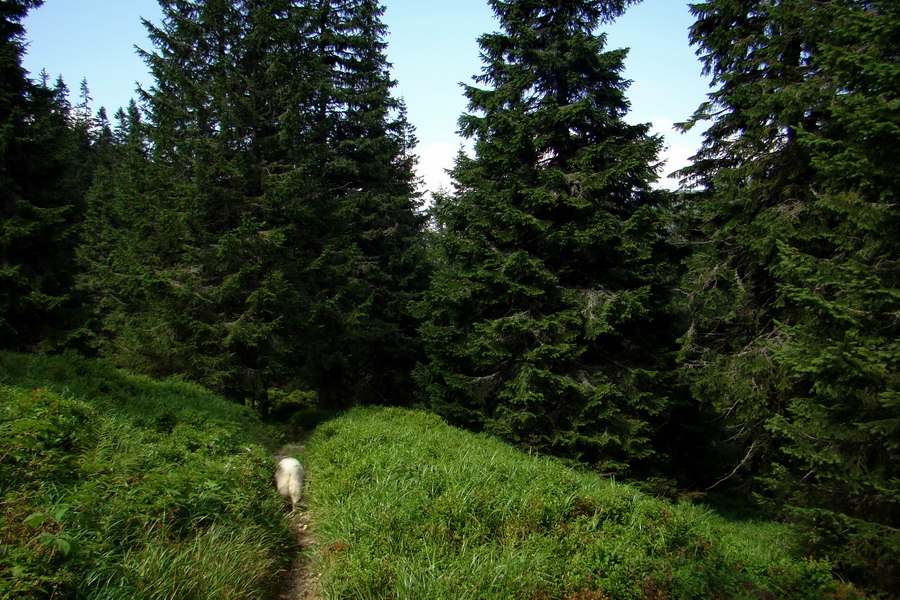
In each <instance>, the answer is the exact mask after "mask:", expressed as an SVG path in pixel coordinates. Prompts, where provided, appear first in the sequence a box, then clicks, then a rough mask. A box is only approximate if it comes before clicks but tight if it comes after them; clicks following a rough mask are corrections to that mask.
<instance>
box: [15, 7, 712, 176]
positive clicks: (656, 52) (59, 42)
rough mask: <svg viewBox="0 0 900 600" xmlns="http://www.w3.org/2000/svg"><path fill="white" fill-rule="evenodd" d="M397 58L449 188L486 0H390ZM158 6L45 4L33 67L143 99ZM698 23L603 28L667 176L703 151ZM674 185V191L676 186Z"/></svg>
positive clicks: (107, 100) (436, 168)
mask: <svg viewBox="0 0 900 600" xmlns="http://www.w3.org/2000/svg"><path fill="white" fill-rule="evenodd" d="M383 4H384V6H385V7H386V9H387V10H386V12H385V15H384V22H385V24H386V25H387V26H388V29H389V36H388V39H387V42H388V60H390V62H391V63H393V65H394V68H393V70H392V74H393V77H394V78H395V79H397V81H398V86H397V88H396V94H397V95H399V96H402V97H403V98H404V99H405V101H406V104H407V107H408V109H409V120H410V122H411V123H412V124H413V125H414V126H415V127H416V135H417V137H418V138H419V146H418V148H417V153H418V154H419V156H420V168H419V173H420V175H421V176H422V177H423V178H424V179H425V181H426V185H427V187H428V188H429V189H431V190H435V189H437V188H438V187H439V186H442V185H444V186H446V185H449V178H448V177H447V176H446V175H445V174H444V169H447V168H449V167H451V166H452V162H453V157H454V156H455V155H456V152H457V150H458V149H459V147H460V144H461V140H460V138H459V137H458V136H457V134H456V130H457V120H458V119H459V116H460V115H461V114H462V113H463V111H464V110H465V108H466V99H465V97H463V95H462V89H461V88H460V86H459V83H460V82H463V81H465V82H469V81H470V79H471V77H472V76H473V75H475V74H477V73H479V72H480V71H481V67H482V62H481V59H480V58H479V48H478V44H477V38H478V37H479V36H480V35H482V34H483V33H487V32H491V31H496V30H497V22H496V21H495V20H494V17H493V14H492V12H491V10H490V8H489V7H488V5H487V2H486V1H485V0H453V1H450V2H448V1H447V0H383ZM160 14H161V13H160V9H159V6H158V4H157V2H156V0H46V1H45V4H44V6H42V7H41V8H39V9H37V10H33V11H32V12H31V13H30V14H29V16H28V17H27V18H26V20H25V23H24V25H25V28H26V37H27V40H28V41H29V47H28V53H27V55H26V57H25V67H26V68H27V69H28V70H29V71H30V72H31V73H32V74H33V75H35V76H36V75H37V73H39V72H40V70H41V69H46V70H47V72H48V73H49V74H50V76H51V77H53V78H55V77H56V76H57V75H60V74H61V75H62V76H63V78H64V79H65V80H66V83H67V84H68V86H69V88H70V89H71V90H72V91H73V92H77V91H78V88H79V83H80V82H81V80H82V78H87V80H88V85H89V86H90V89H91V95H92V96H93V98H94V102H93V105H94V107H95V108H97V107H99V106H105V107H106V108H107V110H108V112H109V113H110V115H112V114H113V113H114V112H115V110H116V109H117V108H118V107H119V106H124V105H125V104H127V103H128V101H129V100H130V99H131V98H132V97H134V89H135V82H140V83H141V84H142V85H144V86H149V85H150V83H151V81H150V78H149V76H148V75H147V69H146V67H145V65H144V64H143V62H142V61H141V60H140V58H139V57H138V56H137V54H136V53H135V51H134V46H135V45H137V46H139V47H141V48H144V49H150V43H149V40H148V39H147V36H146V31H145V29H144V28H143V26H142V25H141V21H140V18H141V17H145V18H147V19H149V20H151V21H154V22H157V21H158V19H159V16H160ZM691 23H692V18H691V16H690V13H689V11H688V7H687V2H686V0H644V1H643V2H642V3H641V4H639V5H637V6H635V7H632V8H631V9H630V10H629V12H628V13H627V14H626V15H625V16H624V17H622V18H621V19H619V20H618V21H617V22H616V23H614V24H612V25H607V26H605V27H604V28H603V30H604V31H606V32H607V33H608V36H609V37H608V45H607V47H608V48H610V49H612V48H622V47H627V48H631V51H630V53H629V58H628V60H627V62H626V72H625V75H626V77H627V78H629V79H631V80H632V81H633V82H634V83H633V84H632V86H631V88H630V90H629V92H628V97H629V99H630V100H631V103H632V113H631V115H630V116H629V120H630V121H632V122H635V123H638V122H640V123H645V122H649V123H652V124H653V125H654V130H655V131H657V132H659V133H662V134H663V135H664V136H665V137H666V143H667V146H668V149H667V150H666V152H665V155H664V158H666V159H667V161H668V163H669V164H668V166H667V168H666V169H665V172H670V171H672V170H674V169H677V168H680V167H681V166H684V165H685V164H686V162H687V158H688V156H690V155H691V154H692V153H693V151H694V150H696V148H697V147H698V145H699V139H700V138H699V132H697V133H694V132H692V133H691V134H688V135H680V134H678V133H676V132H674V131H673V130H672V123H675V122H678V121H683V120H685V119H687V118H688V117H689V116H690V114H691V113H692V112H693V111H694V109H696V107H697V106H698V105H699V104H700V103H701V102H702V101H703V100H704V99H705V94H706V93H707V92H708V91H709V90H708V85H707V80H706V79H704V78H702V77H701V74H700V71H701V66H700V63H699V62H698V60H697V57H696V56H695V54H694V50H693V48H691V47H690V46H689V45H688V41H687V36H688V27H689V26H690V25H691ZM675 185H676V184H675V182H671V181H670V182H669V183H667V184H666V187H674V186H675Z"/></svg>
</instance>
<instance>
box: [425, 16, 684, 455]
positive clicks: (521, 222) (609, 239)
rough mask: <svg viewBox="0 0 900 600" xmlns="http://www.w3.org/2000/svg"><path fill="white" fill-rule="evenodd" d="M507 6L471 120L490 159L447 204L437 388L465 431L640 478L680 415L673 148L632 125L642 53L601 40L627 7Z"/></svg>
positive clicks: (470, 167) (478, 155)
mask: <svg viewBox="0 0 900 600" xmlns="http://www.w3.org/2000/svg"><path fill="white" fill-rule="evenodd" d="M491 4H492V6H493V7H494V10H495V12H496V13H497V15H498V17H499V18H500V23H501V26H502V28H503V32H502V33H497V34H490V35H485V36H483V37H482V38H481V39H480V44H481V47H482V49H483V54H484V57H485V61H486V65H485V67H484V73H483V74H482V75H481V76H479V77H478V78H477V81H478V82H479V83H483V84H489V85H490V86H491V87H490V88H489V89H480V88H477V87H467V88H466V95H467V97H468V98H469V107H470V111H471V112H470V113H469V114H467V115H465V116H463V117H462V119H461V120H460V123H461V125H462V131H463V133H464V134H465V135H466V136H468V137H470V138H473V139H474V140H475V157H474V158H469V157H467V156H464V155H460V157H459V158H458V159H457V164H456V168H455V169H454V171H453V176H454V178H455V180H456V191H455V193H454V194H451V195H445V196H441V197H438V198H436V204H435V210H434V215H435V219H436V221H437V226H438V233H437V235H436V236H435V245H436V247H437V255H436V256H437V258H436V260H437V264H438V271H437V273H436V274H435V276H434V277H433V279H432V284H431V289H430V290H429V292H428V293H427V296H426V299H425V301H424V302H423V303H422V304H421V305H420V307H419V309H420V311H421V316H422V317H423V318H425V320H426V322H425V324H424V326H423V327H422V329H421V332H422V335H423V338H424V340H425V342H426V344H427V349H428V357H429V362H428V363H426V364H423V365H422V366H421V367H420V368H419V370H418V377H419V381H420V383H421V385H422V386H423V388H424V389H425V391H426V393H427V394H428V396H429V399H430V401H431V403H432V406H433V407H434V409H435V410H437V411H438V412H439V413H441V414H443V415H446V416H448V417H450V418H451V420H452V421H454V422H456V423H462V424H466V425H468V426H475V427H479V428H482V427H483V428H484V429H485V430H487V431H490V432H492V433H495V434H498V435H500V436H502V437H503V438H505V439H508V440H511V441H514V442H516V443H518V444H521V445H522V446H525V447H528V448H532V449H538V450H541V451H548V452H552V453H554V454H558V455H562V456H566V457H569V458H572V459H577V460H580V461H584V462H587V463H590V464H593V465H594V466H596V467H597V468H599V469H603V470H613V471H619V472H622V471H625V470H627V469H628V468H629V467H630V466H634V464H635V463H636V462H637V461H639V460H642V459H647V458H650V457H651V456H652V455H653V449H652V445H651V444H650V441H649V436H650V435H651V429H652V426H651V422H652V421H653V419H654V416H656V415H659V414H660V413H661V412H662V411H663V410H664V408H665V406H666V399H665V397H664V394H663V393H662V392H661V390H660V387H659V379H658V378H659V371H660V369H661V368H662V367H663V365H664V358H665V352H666V348H667V342H666V339H665V337H666V336H665V333H664V331H665V326H663V325H662V323H663V322H664V320H665V319H664V317H663V316H662V315H663V314H664V313H663V306H664V304H665V295H664V293H663V292H662V284H663V281H664V275H665V269H664V268H663V266H662V264H661V256H662V254H661V253H662V251H663V248H664V245H665V240H664V232H663V227H662V224H661V212H660V211H661V208H662V207H664V206H665V205H666V203H667V200H668V197H667V194H666V193H664V192H660V191H653V190H651V188H650V186H651V183H652V182H653V181H654V180H655V179H656V176H655V161H656V156H657V152H658V151H659V149H660V143H661V141H660V140H659V139H658V138H655V137H652V136H650V135H649V134H648V128H647V126H645V125H629V124H627V123H626V122H625V121H624V120H623V117H624V115H625V114H626V112H627V109H628V103H627V100H626V99H625V95H624V90H625V88H626V87H627V82H625V81H624V80H623V79H622V78H621V76H620V71H621V69H622V61H623V59H624V57H625V51H624V50H617V51H611V52H604V51H603V44H604V36H602V35H595V34H594V30H595V29H596V27H597V26H598V24H599V23H600V22H601V21H604V20H608V19H611V18H612V17H614V16H616V15H617V14H619V12H620V9H621V7H618V8H613V7H611V6H607V4H606V3H597V2H570V3H567V4H566V5H565V6H564V7H563V6H561V5H558V4H557V3H553V2H511V3H505V2H492V3H491Z"/></svg>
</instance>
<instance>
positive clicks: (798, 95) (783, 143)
mask: <svg viewBox="0 0 900 600" xmlns="http://www.w3.org/2000/svg"><path fill="white" fill-rule="evenodd" d="M693 11H694V14H695V15H696V16H697V22H696V24H695V25H694V26H693V28H692V30H691V38H692V41H693V42H694V43H695V44H697V45H699V47H700V53H701V55H702V57H703V60H704V62H705V65H706V69H707V71H708V72H710V73H711V74H712V75H713V77H714V83H715V84H716V85H717V86H718V87H717V89H716V91H715V92H713V93H712V94H711V95H710V100H709V102H708V103H706V104H705V105H703V106H701V107H700V109H699V110H698V111H697V113H696V114H695V115H694V117H693V119H692V121H691V122H689V125H692V124H695V123H697V122H700V121H704V120H707V119H712V125H711V127H710V128H709V130H708V131H707V133H706V135H705V142H704V145H703V147H702V149H701V150H700V152H699V154H698V156H697V157H696V160H695V163H694V165H693V166H692V167H690V168H689V169H687V170H686V172H685V174H686V175H687V176H688V177H689V178H691V179H693V180H694V181H696V182H698V183H700V184H701V185H702V187H703V188H704V189H703V191H702V192H701V196H700V197H701V200H700V202H699V203H698V214H700V215H701V217H702V219H703V221H702V235H703V237H704V238H705V241H704V244H702V245H699V246H698V248H699V250H698V251H697V252H696V254H695V255H694V257H693V258H692V259H691V265H690V267H691V269H690V273H689V279H688V288H687V289H688V292H689V293H688V297H689V298H691V299H692V314H693V317H694V326H693V327H692V329H691V331H690V332H689V335H688V336H686V338H685V341H686V344H685V357H686V363H685V367H686V368H685V369H684V371H685V373H686V374H687V376H688V378H689V380H690V381H691V382H692V383H693V386H694V389H695V393H696V395H697V397H698V398H699V399H700V400H701V401H703V402H705V403H708V404H709V405H712V406H714V407H716V408H717V410H718V411H719V413H720V414H721V416H722V418H723V419H724V420H725V422H726V423H727V424H728V425H729V426H730V427H731V428H732V432H731V433H732V434H733V437H732V439H733V440H737V441H738V442H739V444H740V445H739V447H738V448H736V450H737V453H736V454H735V457H734V463H733V469H732V471H733V472H740V471H741V470H743V471H744V472H746V473H749V474H751V475H758V476H760V477H761V478H762V482H763V483H765V491H766V492H767V494H768V497H769V498H770V500H771V501H772V503H773V506H774V507H776V508H777V509H778V510H779V511H780V512H781V513H782V514H783V515H784V516H785V517H786V518H787V519H789V520H791V521H793V522H795V523H797V524H799V525H801V526H802V527H803V528H804V529H805V530H806V531H807V532H809V533H810V536H809V539H810V541H811V542H813V543H814V545H815V547H816V548H817V549H818V550H819V551H820V552H821V553H822V554H824V555H826V556H828V557H829V558H830V559H831V560H833V561H834V562H835V563H837V564H838V565H839V566H841V567H842V568H843V569H844V570H845V572H846V573H848V574H849V575H851V576H853V577H854V578H856V579H857V580H858V581H862V582H864V583H865V584H866V585H867V586H872V589H873V590H876V591H877V590H879V589H880V590H881V591H888V592H889V593H892V594H896V593H897V592H898V590H900V588H898V585H900V584H898V581H900V580H898V579H897V577H896V575H895V574H896V573H897V572H900V568H898V565H897V556H900V553H898V549H900V547H898V543H900V540H898V536H897V530H898V527H900V521H898V520H897V515H898V514H900V510H898V506H897V502H898V495H897V485H896V482H897V480H898V473H900V472H898V470H897V465H898V464H900V462H898V458H900V457H898V449H900V437H898V435H900V429H898V426H897V424H898V422H900V412H898V403H897V383H898V382H897V366H898V365H897V361H898V356H900V351H898V350H900V349H898V345H897V339H898V337H897V334H898V321H897V315H898V308H900V295H898V292H897V289H898V288H897V283H898V268H897V266H898V265H897V257H898V255H900V252H898V251H900V248H898V238H897V236H896V231H898V225H900V223H898V211H897V199H898V198H897V194H898V189H900V186H898V182H900V181H898V175H897V169H896V165H897V164H898V163H900V123H898V120H897V114H898V108H900V98H898V93H897V90H898V87H897V81H898V77H900V66H898V62H897V52H896V40H897V39H898V35H900V12H898V7H897V6H896V3H892V2H880V1H873V2H859V1H856V0H838V1H834V2H820V1H816V0H793V1H790V2H787V1H782V2H773V3H760V2H750V1H748V0H712V1H710V2H706V3H703V4H696V5H694V6H693ZM713 115H714V117H713Z"/></svg>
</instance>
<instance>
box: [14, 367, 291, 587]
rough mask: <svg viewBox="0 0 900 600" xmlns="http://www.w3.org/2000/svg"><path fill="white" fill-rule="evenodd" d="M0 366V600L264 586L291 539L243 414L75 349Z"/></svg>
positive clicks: (262, 440)
mask: <svg viewBox="0 0 900 600" xmlns="http://www.w3.org/2000/svg"><path fill="white" fill-rule="evenodd" d="M0 369H2V370H0V372H2V373H3V376H2V382H3V384H4V385H0V406H2V408H0V532H2V540H3V541H2V546H0V598H4V599H5V598H60V597H64V598H174V597H179V598H210V599H212V598H221V599H232V598H254V599H255V598H260V597H262V596H263V595H265V594H266V593H268V592H269V591H270V588H271V585H272V582H273V581H276V580H277V577H275V574H276V573H277V572H278V570H279V569H280V568H282V567H283V566H284V564H283V563H284V561H285V557H287V556H288V555H289V552H288V549H289V548H291V544H292V541H291V540H292V538H291V533H290V529H289V527H288V524H287V523H286V521H285V519H284V516H283V510H284V504H283V502H282V501H281V499H280V498H279V497H278V495H277V493H276V492H275V490H274V488H273V487H272V485H271V476H272V467H273V463H272V460H271V458H270V455H269V452H268V450H267V449H266V446H271V445H272V444H273V441H272V440H270V439H268V438H267V437H266V435H265V429H264V427H263V426H262V424H260V423H259V422H258V420H256V418H255V417H254V416H253V415H252V414H251V413H250V412H249V411H247V410H245V409H244V408H243V407H240V406H237V405H234V404H232V403H229V402H227V401H225V400H223V399H221V398H219V397H216V396H214V395H212V394H210V393H209V392H207V391H205V390H203V389H202V388H199V387H197V386H194V385H191V384H187V383H185V382H181V381H171V382H156V381H153V380H150V379H147V378H143V377H131V376H129V375H127V374H125V373H122V372H120V371H116V370H113V369H110V368H108V367H106V366H104V365H102V364H101V363H96V362H93V361H88V360H84V359H80V358H77V357H75V356H63V357H28V356H22V355H14V354H6V353H0ZM173 594H174V595H173Z"/></svg>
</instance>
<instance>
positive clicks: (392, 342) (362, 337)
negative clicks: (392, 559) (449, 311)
mask: <svg viewBox="0 0 900 600" xmlns="http://www.w3.org/2000/svg"><path fill="white" fill-rule="evenodd" d="M314 4H315V6H316V9H317V11H316V14H317V16H316V18H315V22H316V23H317V30H316V31H315V33H314V40H315V44H316V47H317V51H316V55H317V57H318V61H319V64H320V65H321V68H320V72H321V75H322V77H321V79H320V85H319V87H318V89H317V90H316V98H317V100H318V107H317V108H318V115H319V123H318V127H317V128H316V129H315V132H316V133H315V134H314V137H313V139H314V140H315V142H316V146H317V147H319V148H321V149H322V150H323V151H322V152H318V153H317V154H316V157H317V160H315V161H314V162H313V163H311V164H310V166H311V167H312V169H311V172H310V173H309V175H308V176H309V177H310V178H314V177H316V175H317V174H318V180H319V183H318V186H319V187H320V189H321V193H322V194H324V195H327V196H329V197H331V198H332V199H333V202H334V203H335V206H337V207H338V210H339V211H340V216H341V217H342V219H343V220H344V222H343V223H338V228H339V231H338V232H336V234H335V237H334V239H335V241H336V243H337V244H338V247H340V246H341V245H343V248H342V252H343V255H344V256H345V257H347V258H351V257H352V260H351V261H350V262H349V263H348V264H347V267H348V268H347V270H346V271H344V277H343V278H342V279H341V280H339V281H338V282H337V284H338V286H337V288H336V289H332V290H331V291H330V293H331V295H332V297H333V298H334V299H335V300H334V301H331V302H328V303H327V304H324V305H323V308H324V310H322V311H318V312H317V313H316V314H315V320H316V323H315V325H314V326H315V327H316V328H319V327H323V326H325V327H328V326H329V323H330V324H332V327H331V330H330V331H323V332H322V333H323V334H325V335H313V336H311V337H310V342H311V348H310V349H311V350H313V352H311V353H310V360H308V361H307V364H308V365H309V366H310V367H311V368H312V370H313V372H312V373H311V374H312V376H313V377H314V378H315V379H316V380H317V381H318V385H317V387H319V389H320V390H321V391H322V392H323V394H324V395H325V396H327V398H325V400H326V402H329V403H334V402H348V401H349V402H360V401H361V402H403V401H408V400H409V398H410V397H411V395H412V385H411V379H410V372H411V370H412V368H413V366H414V365H415V360H416V358H417V354H416V350H417V348H418V344H417V341H416V338H417V335H416V333H415V327H416V325H415V322H414V320H413V319H412V317H411V316H410V314H409V309H408V306H409V304H410V302H411V301H412V300H413V299H414V298H416V297H417V294H418V293H419V292H420V291H421V288H422V287H423V286H424V274H423V268H424V256H423V246H422V231H423V227H424V216H423V215H421V214H419V213H418V212H417V210H418V208H419V204H420V202H419V196H418V193H417V192H416V183H417V182H416V180H415V175H414V170H413V167H414V161H415V158H414V156H413V155H412V154H411V149H412V146H413V145H414V143H415V140H414V138H413V137H412V134H411V128H410V126H409V124H408V123H407V121H406V114H405V108H404V106H403V104H402V102H400V101H399V100H398V99H396V98H394V97H393V96H392V95H391V89H392V88H393V87H394V85H395V82H394V81H393V80H392V79H391V77H390V72H389V67H390V65H389V64H388V62H387V59H386V57H385V48H386V44H385V42H384V36H385V33H386V28H385V26H384V25H383V23H382V22H381V20H380V18H381V15H382V14H383V12H384V9H383V8H382V7H381V5H380V4H379V2H377V1H375V0H324V1H321V2H317V3H314ZM323 291H327V290H323Z"/></svg>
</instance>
